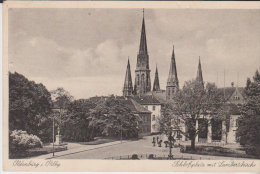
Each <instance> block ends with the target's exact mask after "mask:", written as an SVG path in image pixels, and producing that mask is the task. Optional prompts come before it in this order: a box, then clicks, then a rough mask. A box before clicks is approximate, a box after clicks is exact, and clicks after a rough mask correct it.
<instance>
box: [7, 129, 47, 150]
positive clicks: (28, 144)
mask: <svg viewBox="0 0 260 174" xmlns="http://www.w3.org/2000/svg"><path fill="white" fill-rule="evenodd" d="M32 148H42V142H41V140H40V138H39V137H37V136H36V135H32V134H28V133H27V132H26V131H22V130H14V131H11V132H10V134H9V150H10V154H15V153H19V152H24V151H26V150H28V149H32Z"/></svg>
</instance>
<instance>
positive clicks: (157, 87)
mask: <svg viewBox="0 0 260 174" xmlns="http://www.w3.org/2000/svg"><path fill="white" fill-rule="evenodd" d="M153 91H160V83H159V75H158V69H157V65H156V70H155V77H154V83H153Z"/></svg>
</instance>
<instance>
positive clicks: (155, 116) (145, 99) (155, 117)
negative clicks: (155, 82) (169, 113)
mask: <svg viewBox="0 0 260 174" xmlns="http://www.w3.org/2000/svg"><path fill="white" fill-rule="evenodd" d="M132 99H133V100H135V101H136V102H137V103H139V104H140V105H142V106H143V107H144V108H146V109H147V110H149V111H150V112H151V115H150V125H151V132H150V133H158V132H160V124H159V119H160V117H161V106H162V103H161V102H160V101H158V100H157V99H156V98H155V97H154V96H152V95H143V96H134V97H132Z"/></svg>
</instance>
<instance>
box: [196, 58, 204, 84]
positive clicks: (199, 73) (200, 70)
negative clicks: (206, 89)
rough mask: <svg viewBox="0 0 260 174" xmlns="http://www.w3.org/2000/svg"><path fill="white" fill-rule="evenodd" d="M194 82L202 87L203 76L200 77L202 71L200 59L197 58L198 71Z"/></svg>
mask: <svg viewBox="0 0 260 174" xmlns="http://www.w3.org/2000/svg"><path fill="white" fill-rule="evenodd" d="M196 81H197V82H199V83H200V84H202V85H203V86H204V82H203V76H202V69H201V63H200V57H199V65H198V70H197V77H196Z"/></svg>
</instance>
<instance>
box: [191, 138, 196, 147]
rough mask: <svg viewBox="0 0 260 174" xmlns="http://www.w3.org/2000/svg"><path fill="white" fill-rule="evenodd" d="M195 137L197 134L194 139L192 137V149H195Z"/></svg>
mask: <svg viewBox="0 0 260 174" xmlns="http://www.w3.org/2000/svg"><path fill="white" fill-rule="evenodd" d="M195 139H196V136H194V137H192V139H191V149H192V150H195Z"/></svg>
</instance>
